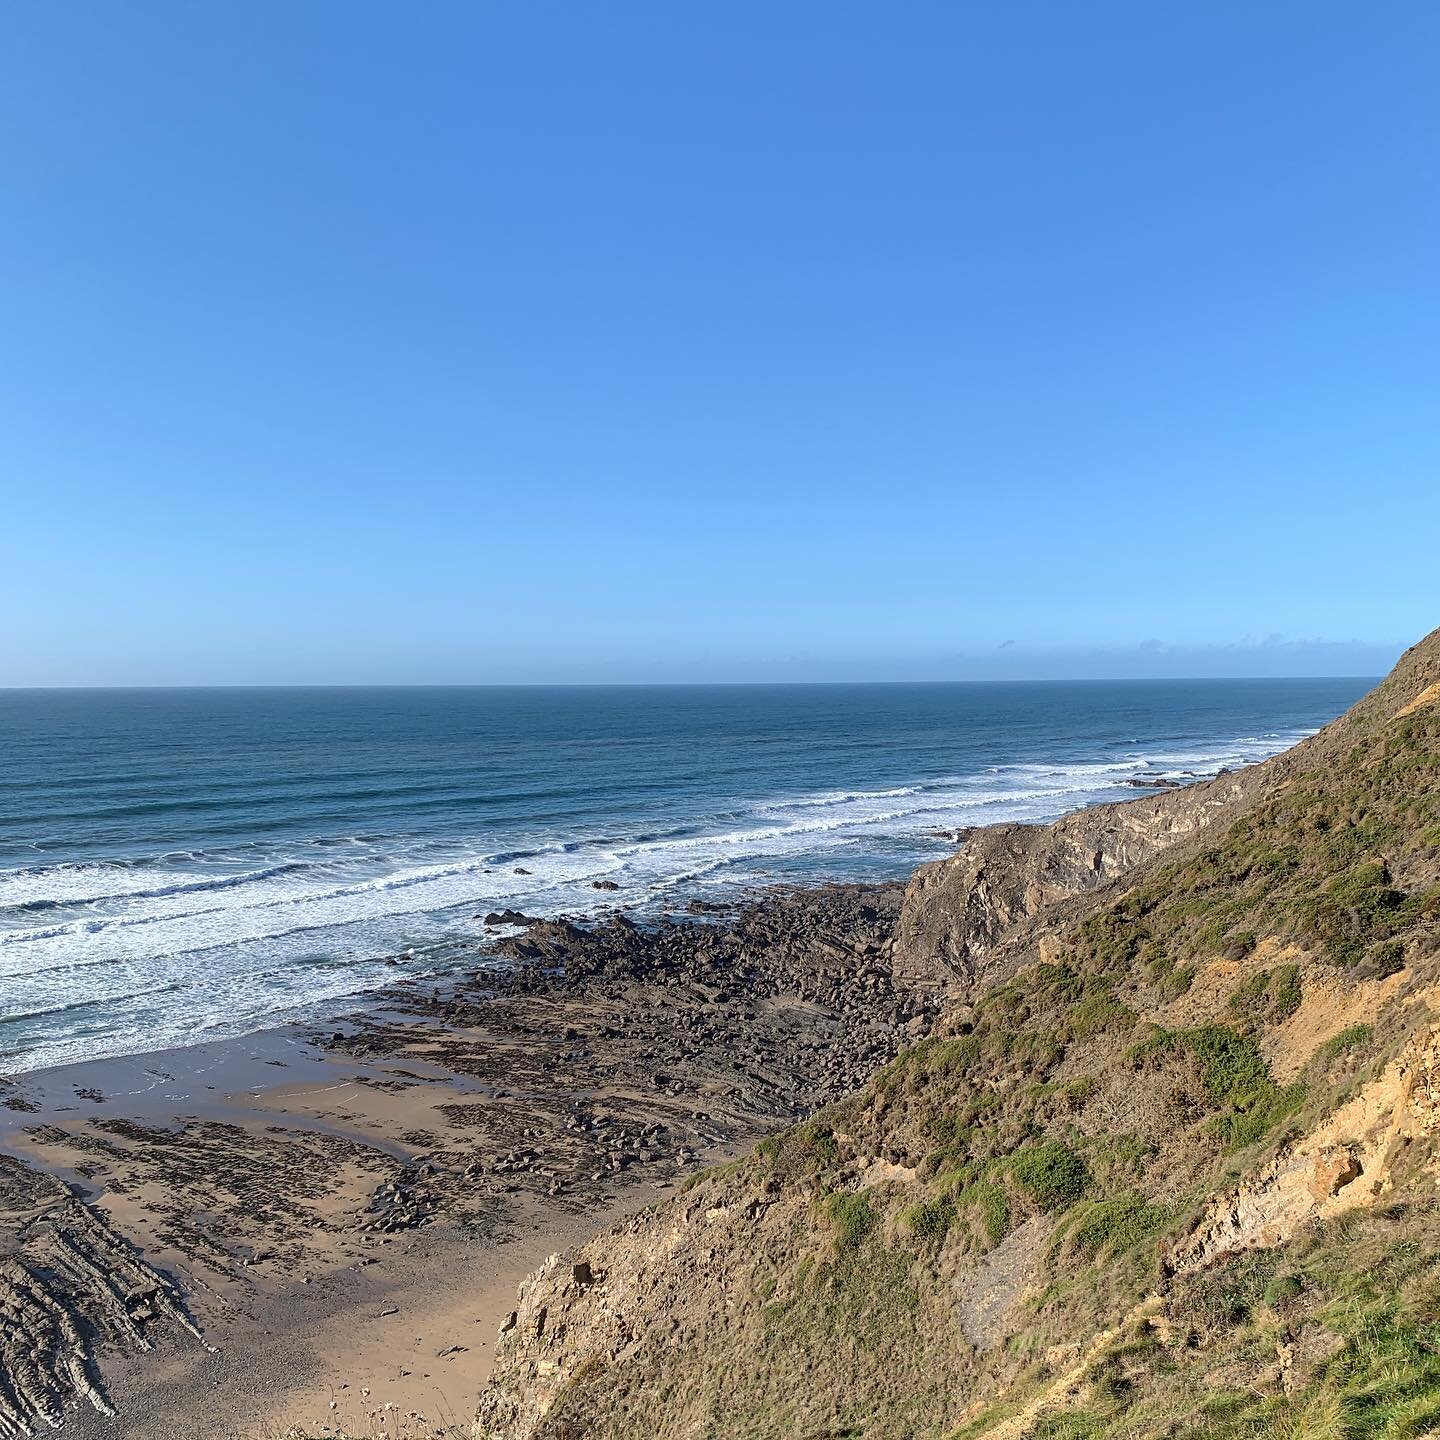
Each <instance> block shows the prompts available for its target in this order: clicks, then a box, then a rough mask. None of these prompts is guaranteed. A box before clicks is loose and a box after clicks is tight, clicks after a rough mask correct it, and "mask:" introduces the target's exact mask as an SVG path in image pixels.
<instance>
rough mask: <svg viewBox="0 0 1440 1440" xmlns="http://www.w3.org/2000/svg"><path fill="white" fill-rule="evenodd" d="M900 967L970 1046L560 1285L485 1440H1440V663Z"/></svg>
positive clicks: (950, 1044) (904, 923)
mask: <svg viewBox="0 0 1440 1440" xmlns="http://www.w3.org/2000/svg"><path fill="white" fill-rule="evenodd" d="M893 962H894V966H895V971H896V977H897V983H905V982H906V981H910V982H914V981H916V980H918V981H920V982H922V983H929V984H931V985H935V986H937V987H941V988H943V989H944V990H945V992H946V994H947V1000H948V1003H947V1006H946V1008H945V1009H944V1010H943V1011H942V1014H941V1015H940V1017H939V1020H938V1023H937V1024H936V1026H935V1028H934V1030H933V1031H932V1033H931V1034H930V1035H928V1036H927V1037H926V1038H925V1039H923V1040H922V1041H920V1043H918V1044H917V1045H915V1046H913V1047H912V1048H911V1049H909V1050H908V1051H905V1052H903V1053H902V1054H901V1055H900V1056H899V1057H898V1058H897V1059H896V1060H895V1061H893V1062H892V1063H891V1064H890V1065H888V1066H886V1067H885V1069H884V1070H883V1071H881V1072H880V1074H879V1075H878V1076H876V1077H875V1079H874V1080H873V1081H872V1082H871V1083H870V1084H869V1085H867V1086H866V1087H865V1088H864V1089H863V1090H861V1091H860V1092H859V1093H858V1094H856V1095H855V1096H853V1097H851V1098H850V1099H849V1100H846V1101H843V1102H841V1103H840V1104H838V1105H835V1106H831V1107H829V1108H827V1109H826V1110H825V1111H823V1112H821V1113H820V1114H819V1115H817V1116H816V1117H815V1118H814V1119H812V1120H811V1121H810V1122H808V1123H807V1124H805V1125H803V1126H801V1127H799V1128H798V1129H795V1130H791V1131H789V1132H786V1133H785V1134H784V1135H782V1136H780V1137H777V1138H776V1139H775V1140H773V1141H768V1142H765V1143H764V1144H762V1145H761V1146H760V1147H759V1148H758V1149H757V1151H756V1152H755V1154H753V1155H752V1156H751V1157H750V1158H749V1159H748V1160H747V1161H745V1162H742V1163H741V1164H740V1165H738V1166H735V1167H731V1168H728V1169H726V1170H724V1171H722V1172H715V1173H711V1174H709V1175H707V1176H705V1177H703V1178H702V1179H701V1180H700V1181H699V1182H698V1183H697V1184H696V1185H695V1186H694V1187H693V1188H692V1189H690V1190H689V1191H688V1192H687V1193H686V1194H684V1195H682V1196H678V1197H676V1198H675V1199H674V1200H671V1201H668V1202H666V1203H664V1204H662V1205H660V1206H659V1207H656V1208H654V1209H652V1210H649V1211H646V1212H644V1213H642V1214H641V1215H638V1216H636V1217H634V1218H632V1219H631V1220H629V1221H627V1222H626V1223H625V1224H624V1225H622V1226H620V1227H619V1228H618V1229H616V1230H615V1231H614V1232H613V1233H612V1234H610V1235H608V1236H603V1237H600V1238H598V1239H597V1240H595V1241H592V1242H591V1243H590V1244H589V1245H587V1246H585V1247H584V1248H583V1249H582V1250H581V1251H579V1252H578V1253H577V1254H576V1255H573V1256H567V1257H554V1258H553V1259H552V1260H551V1261H550V1262H549V1264H547V1266H546V1267H545V1268H544V1269H543V1270H542V1271H540V1272H539V1273H537V1274H536V1275H534V1276H532V1277H531V1278H530V1280H529V1281H527V1282H526V1286H525V1288H524V1290H523V1292H522V1297H521V1300H520V1303H519V1305H518V1307H517V1310H516V1313H515V1315H514V1317H513V1318H512V1320H511V1322H510V1323H509V1324H508V1326H507V1330H506V1333H505V1335H504V1336H503V1338H502V1342H501V1345H500V1348H499V1352H498V1355H497V1361H496V1367H495V1374H494V1379H493V1382H492V1384H491V1386H490V1387H489V1388H488V1390H487V1391H486V1393H485V1394H484V1396H483V1397H482V1399H481V1403H480V1408H479V1413H478V1420H477V1425H476V1434H477V1436H484V1437H492V1440H579V1437H581V1436H584V1437H587V1440H590V1437H595V1440H602V1437H614V1440H619V1437H621V1436H628V1435H635V1434H645V1435H652V1436H656V1437H674V1440H690V1437H696V1440H698V1437H701V1436H703V1437H706V1440H725V1437H730V1440H742V1437H744V1440H755V1437H762V1436H771V1435H774V1436H780V1435H792V1434H797V1435H826V1436H833V1435H840V1434H846V1435H849V1434H855V1435H861V1434H863V1435H864V1436H866V1437H867V1440H902V1437H903V1440H916V1437H922V1436H929V1437H937V1440H939V1437H945V1440H958V1437H960V1436H964V1437H966V1440H969V1437H971V1436H985V1437H989V1440H1024V1437H1028V1436H1031V1435H1032V1434H1039V1433H1042V1431H1043V1433H1046V1434H1049V1433H1051V1432H1050V1431H1048V1430H1043V1427H1044V1425H1045V1424H1047V1423H1049V1422H1050V1421H1051V1420H1053V1419H1054V1417H1056V1416H1057V1415H1059V1414H1062V1413H1063V1412H1074V1416H1075V1422H1074V1427H1072V1428H1071V1429H1064V1430H1063V1433H1065V1434H1072V1433H1073V1434H1077V1435H1079V1434H1084V1435H1086V1436H1092V1435H1093V1436H1112V1435H1113V1436H1117V1437H1118V1436H1120V1435H1127V1436H1128V1435H1133V1434H1150V1433H1156V1434H1161V1433H1163V1434H1189V1433H1190V1432H1189V1431H1188V1430H1186V1428H1185V1427H1186V1424H1187V1423H1189V1420H1188V1417H1193V1416H1194V1415H1196V1414H1198V1413H1201V1412H1202V1410H1203V1412H1204V1413H1205V1414H1207V1415H1210V1416H1211V1419H1209V1420H1207V1422H1206V1424H1207V1425H1208V1426H1210V1428H1208V1429H1206V1430H1205V1431H1204V1434H1205V1435H1206V1436H1207V1437H1214V1440H1232V1437H1234V1440H1239V1437H1240V1436H1248V1435H1253V1434H1256V1433H1277V1434H1280V1433H1283V1434H1286V1435H1290V1434H1296V1435H1298V1434H1307V1435H1308V1434H1311V1433H1314V1434H1317V1435H1318V1434H1332V1433H1333V1434H1336V1435H1342V1434H1343V1435H1347V1436H1348V1435H1351V1434H1355V1435H1358V1434H1366V1435H1376V1436H1388V1437H1397V1440H1398V1437H1400V1436H1402V1435H1406V1436H1414V1435H1418V1434H1422V1433H1429V1432H1430V1431H1431V1430H1433V1429H1434V1428H1435V1427H1437V1426H1440V1218H1437V1216H1440V1210H1437V1199H1440V1196H1437V1170H1440V1121H1437V1116H1440V1078H1437V1068H1436V1067H1437V1063H1440V1062H1437V1055H1440V1050H1437V1039H1436V1037H1437V1033H1440V1032H1437V1021H1440V632H1437V634H1436V635H1432V636H1430V637H1429V638H1428V639H1427V640H1426V641H1425V642H1422V644H1421V645H1419V646H1417V647H1415V649H1413V650H1411V651H1410V652H1407V654H1406V656H1405V657H1404V658H1403V659H1402V661H1401V662H1400V664H1399V665H1398V666H1397V667H1396V670H1395V672H1394V673H1393V674H1392V676H1391V677H1390V678H1389V679H1388V680H1387V681H1386V682H1385V683H1384V684H1382V685H1381V686H1380V687H1379V688H1378V689H1377V690H1376V691H1375V692H1373V693H1372V694H1371V695H1370V696H1369V697H1367V698H1366V699H1365V700H1364V701H1362V702H1361V703H1360V704H1359V705H1357V706H1356V707H1355V709H1354V710H1353V711H1352V712H1350V714H1349V715H1347V716H1346V717H1343V718H1342V720H1340V721H1338V722H1336V724H1334V725H1332V726H1330V727H1327V729H1326V730H1325V731H1323V732H1321V734H1320V735H1318V736H1316V737H1313V738H1312V739H1311V740H1309V741H1307V742H1305V743H1304V744H1303V745H1301V746H1299V747H1296V749H1295V750H1293V751H1291V752H1288V753H1287V754H1286V755H1284V756H1281V757H1277V758H1276V759H1275V760H1273V761H1271V762H1267V764H1266V765H1264V766H1260V767H1254V768H1253V769H1252V770H1250V771H1247V772H1241V773H1239V774H1237V775H1234V776H1223V777H1221V778H1220V779H1219V780H1218V781H1213V782H1210V783H1209V784H1208V785H1204V786H1195V787H1192V788H1191V789H1189V790H1186V791H1183V792H1172V793H1168V794H1166V795H1162V796H1157V797H1154V798H1153V799H1146V800H1139V801H1134V802H1130V803H1128V804H1124V805H1116V806H1105V807H1098V808H1097V809H1095V810H1092V811H1087V812H1084V813H1083V814H1080V815H1076V816H1072V817H1068V818H1067V819H1066V820H1064V821H1061V822H1058V823H1057V824H1056V825H1054V826H1050V827H1024V826H1004V827H997V828H996V829H995V830H993V831H989V832H982V833H981V834H979V835H977V836H975V837H972V839H971V841H970V842H969V843H968V844H967V846H966V847H965V848H964V849H963V850H962V851H961V852H960V853H959V854H958V855H957V856H955V857H954V858H953V859H951V860H948V861H944V862H941V863H940V864H938V865H935V866H930V867H927V868H926V870H924V871H922V872H921V873H920V874H919V875H917V877H916V878H915V881H914V882H913V883H912V885H911V887H910V890H909V891H908V892H907V895H906V897H905V902H904V907H903V910H902V916H901V922H900V932H899V934H898V936H897V939H896V942H895V945H894V950H893ZM902 977H903V979H902ZM1215 1417H1219V1418H1215ZM1262 1421H1263V1424H1264V1425H1265V1426H1269V1427H1272V1428H1269V1429H1263V1430H1257V1429H1256V1426H1257V1425H1261V1423H1262ZM1274 1426H1278V1427H1279V1428H1278V1429H1274V1428H1273V1427H1274ZM1326 1426H1328V1427H1330V1428H1328V1429H1327V1428H1325V1427H1326ZM1407 1426H1408V1427H1409V1428H1405V1427H1407ZM1247 1427H1248V1428H1247ZM1287 1427H1288V1428H1287ZM1397 1427H1398V1428H1397ZM1054 1433H1062V1431H1056V1432H1054Z"/></svg>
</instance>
